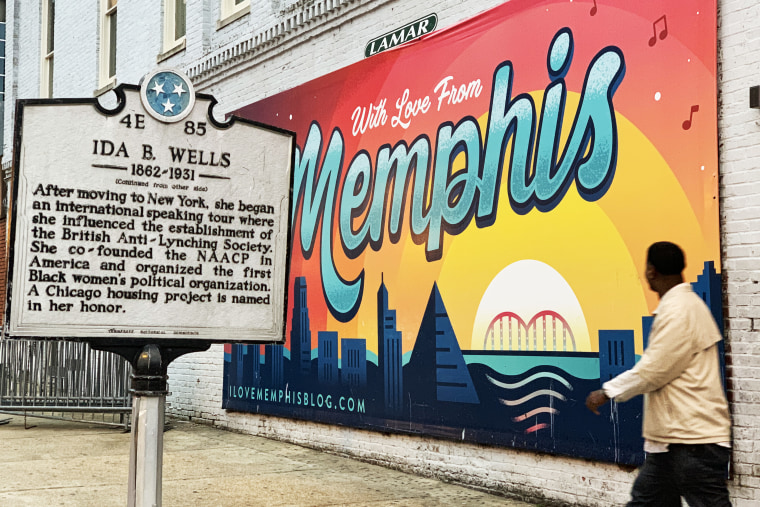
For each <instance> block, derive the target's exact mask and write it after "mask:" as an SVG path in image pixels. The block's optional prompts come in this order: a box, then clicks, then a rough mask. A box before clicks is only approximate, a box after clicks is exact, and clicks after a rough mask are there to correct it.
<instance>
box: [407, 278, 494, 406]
mask: <svg viewBox="0 0 760 507" xmlns="http://www.w3.org/2000/svg"><path fill="white" fill-rule="evenodd" d="M408 367H409V370H410V380H412V382H413V384H415V387H414V388H412V386H409V387H410V389H409V390H410V391H416V393H417V394H418V395H419V396H420V397H421V398H423V399H426V401H428V402H431V401H433V400H436V401H448V402H454V403H480V400H479V399H478V394H477V392H475V386H474V385H473V382H472V377H470V372H469V370H468V369H467V364H465V362H464V357H463V356H462V350H461V349H460V348H459V343H458V342H457V338H456V335H455V334H454V328H453V327H452V326H451V321H450V320H449V315H448V313H447V311H446V307H445V306H444V304H443V299H442V298H441V293H440V292H439V290H438V285H437V284H433V290H432V291H431V293H430V299H429V300H428V304H427V307H426V308H425V314H424V315H423V317H422V323H421V324H420V330H419V332H418V334H417V341H415V343H414V350H412V357H411V360H410V361H409V365H408Z"/></svg>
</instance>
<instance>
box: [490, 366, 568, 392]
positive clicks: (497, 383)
mask: <svg viewBox="0 0 760 507" xmlns="http://www.w3.org/2000/svg"><path fill="white" fill-rule="evenodd" d="M486 378H487V379H488V381H489V382H491V383H492V384H494V385H495V386H498V387H501V388H504V389H517V388H519V387H523V386H524V385H526V384H529V383H531V382H533V381H534V380H537V379H540V378H551V379H554V380H556V381H557V382H560V383H562V384H563V385H564V386H565V387H567V388H568V389H570V390H571V391H572V390H573V386H572V385H571V384H570V382H568V381H567V380H565V379H564V378H562V377H560V376H559V375H557V374H556V373H552V372H548V371H545V372H539V373H534V374H533V375H531V376H530V377H528V378H526V379H523V380H521V381H519V382H516V383H514V384H507V383H506V382H501V381H499V380H496V379H495V378H493V377H492V376H490V375H488V374H486Z"/></svg>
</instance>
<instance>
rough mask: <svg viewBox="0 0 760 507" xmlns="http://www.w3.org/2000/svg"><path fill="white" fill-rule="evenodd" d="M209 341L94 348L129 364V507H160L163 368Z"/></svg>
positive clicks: (164, 374) (205, 348) (164, 377)
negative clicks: (119, 356) (130, 397)
mask: <svg viewBox="0 0 760 507" xmlns="http://www.w3.org/2000/svg"><path fill="white" fill-rule="evenodd" d="M210 345H211V344H210V342H204V341H190V342H183V343H176V344H173V343H171V342H169V343H167V342H161V343H148V342H145V343H144V344H142V345H140V344H135V343H132V342H128V341H123V340H119V341H117V342H115V343H111V344H109V345H104V346H98V345H95V346H94V347H93V348H99V349H101V350H105V351H108V352H113V353H116V354H119V355H121V356H123V357H124V358H126V359H127V360H128V361H129V362H130V363H131V364H132V370H133V373H132V386H131V391H132V394H133V396H134V398H133V401H132V439H131V444H130V448H129V484H128V503H127V505H128V506H129V507H160V506H161V491H162V488H161V484H162V475H163V473H162V470H163V452H164V410H165V407H166V395H167V394H168V391H167V379H168V375H167V369H168V367H169V363H171V362H172V361H173V360H174V359H176V358H177V357H179V356H181V355H184V354H188V353H191V352H201V351H204V350H207V349H208V348H209V347H210Z"/></svg>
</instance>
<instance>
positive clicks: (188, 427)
mask: <svg viewBox="0 0 760 507" xmlns="http://www.w3.org/2000/svg"><path fill="white" fill-rule="evenodd" d="M8 417H10V418H11V421H10V423H9V424H5V425H2V426H0V467H2V468H0V506H6V505H7V506H14V507H16V506H34V507H38V506H45V507H54V506H76V507H86V506H93V507H94V506H97V507H101V506H104V505H109V506H111V505H114V506H118V505H126V503H127V475H128V471H129V470H128V469H129V443H130V434H129V433H124V432H123V431H122V430H119V429H111V428H106V427H102V426H96V425H91V424H85V423H77V422H66V421H54V420H48V419H36V418H28V419H27V425H29V426H31V425H34V427H32V428H29V429H25V428H24V418H23V417H20V416H8V415H4V414H0V419H5V418H8ZM171 428H172V429H170V430H169V431H167V432H165V433H164V468H163V505H164V506H166V507H170V506H214V507H227V506H235V507H238V506H254V505H261V506H271V505H294V506H335V505H351V506H359V505H367V506H382V505H399V506H438V505H456V506H459V505H465V506H466V505H472V506H478V507H485V506H515V507H516V506H528V505H530V504H526V503H522V502H517V501H514V500H509V499H505V498H502V497H499V496H494V495H489V494H486V493H482V492H479V491H475V490H471V489H468V488H464V487H461V486H456V485H452V484H447V483H443V482H440V481H436V480H433V479H426V478H422V477H418V476H414V475H410V474H405V473H403V472H398V471H394V470H389V469H387V468H383V467H380V466H376V465H370V464H367V463H362V462H360V461H355V460H351V459H348V458H342V457H338V456H334V455H331V454H327V453H324V452H319V451H314V450H311V449H307V448H304V447H299V446H297V445H292V444H287V443H282V442H278V441H274V440H268V439H265V438H261V437H254V436H250V435H241V434H237V433H231V432H227V431H223V430H219V429H215V428H210V427H207V426H199V425H195V424H190V423H183V422H172V424H171Z"/></svg>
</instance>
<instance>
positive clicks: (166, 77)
mask: <svg viewBox="0 0 760 507" xmlns="http://www.w3.org/2000/svg"><path fill="white" fill-rule="evenodd" d="M117 94H118V95H120V98H121V101H120V104H119V106H118V107H117V108H116V109H115V110H113V111H106V110H103V109H102V108H101V107H99V106H98V104H97V103H96V102H95V101H93V100H30V101H22V102H21V104H20V107H19V109H18V111H19V114H18V115H17V116H18V117H17V129H16V136H17V137H16V146H15V149H16V151H15V161H14V169H15V177H14V195H13V217H12V226H11V241H12V244H11V249H12V254H11V259H10V261H11V263H10V266H9V288H8V297H9V299H8V305H7V307H8V309H7V315H6V321H5V332H6V335H8V336H11V337H14V336H18V337H24V336H37V337H74V338H76V337H79V338H87V339H88V340H90V341H93V339H103V340H108V339H109V338H119V339H124V338H127V339H129V338H149V337H152V338H161V339H193V340H210V341H219V342H229V341H254V342H272V341H282V340H284V316H285V299H286V297H285V296H286V281H287V259H288V250H289V237H290V230H289V211H290V198H291V186H292V166H293V148H294V144H295V140H294V135H293V134H292V133H291V132H287V131H282V130H278V129H274V128H271V127H267V126H263V125H259V124H254V123H251V122H245V121H243V120H239V119H238V120H232V121H231V122H230V124H223V125H222V124H219V123H217V122H215V121H214V120H213V119H212V117H211V116H210V109H211V107H212V106H213V104H214V100H213V98H211V97H210V96H204V95H200V94H199V95H197V96H196V95H195V93H194V91H193V89H192V85H191V83H190V81H189V79H187V78H186V77H185V76H184V75H183V74H181V73H179V72H176V71H173V70H162V71H158V72H155V73H153V74H151V75H149V76H146V78H145V79H144V80H143V86H142V88H138V87H135V86H121V87H119V88H118V89H117Z"/></svg>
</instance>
